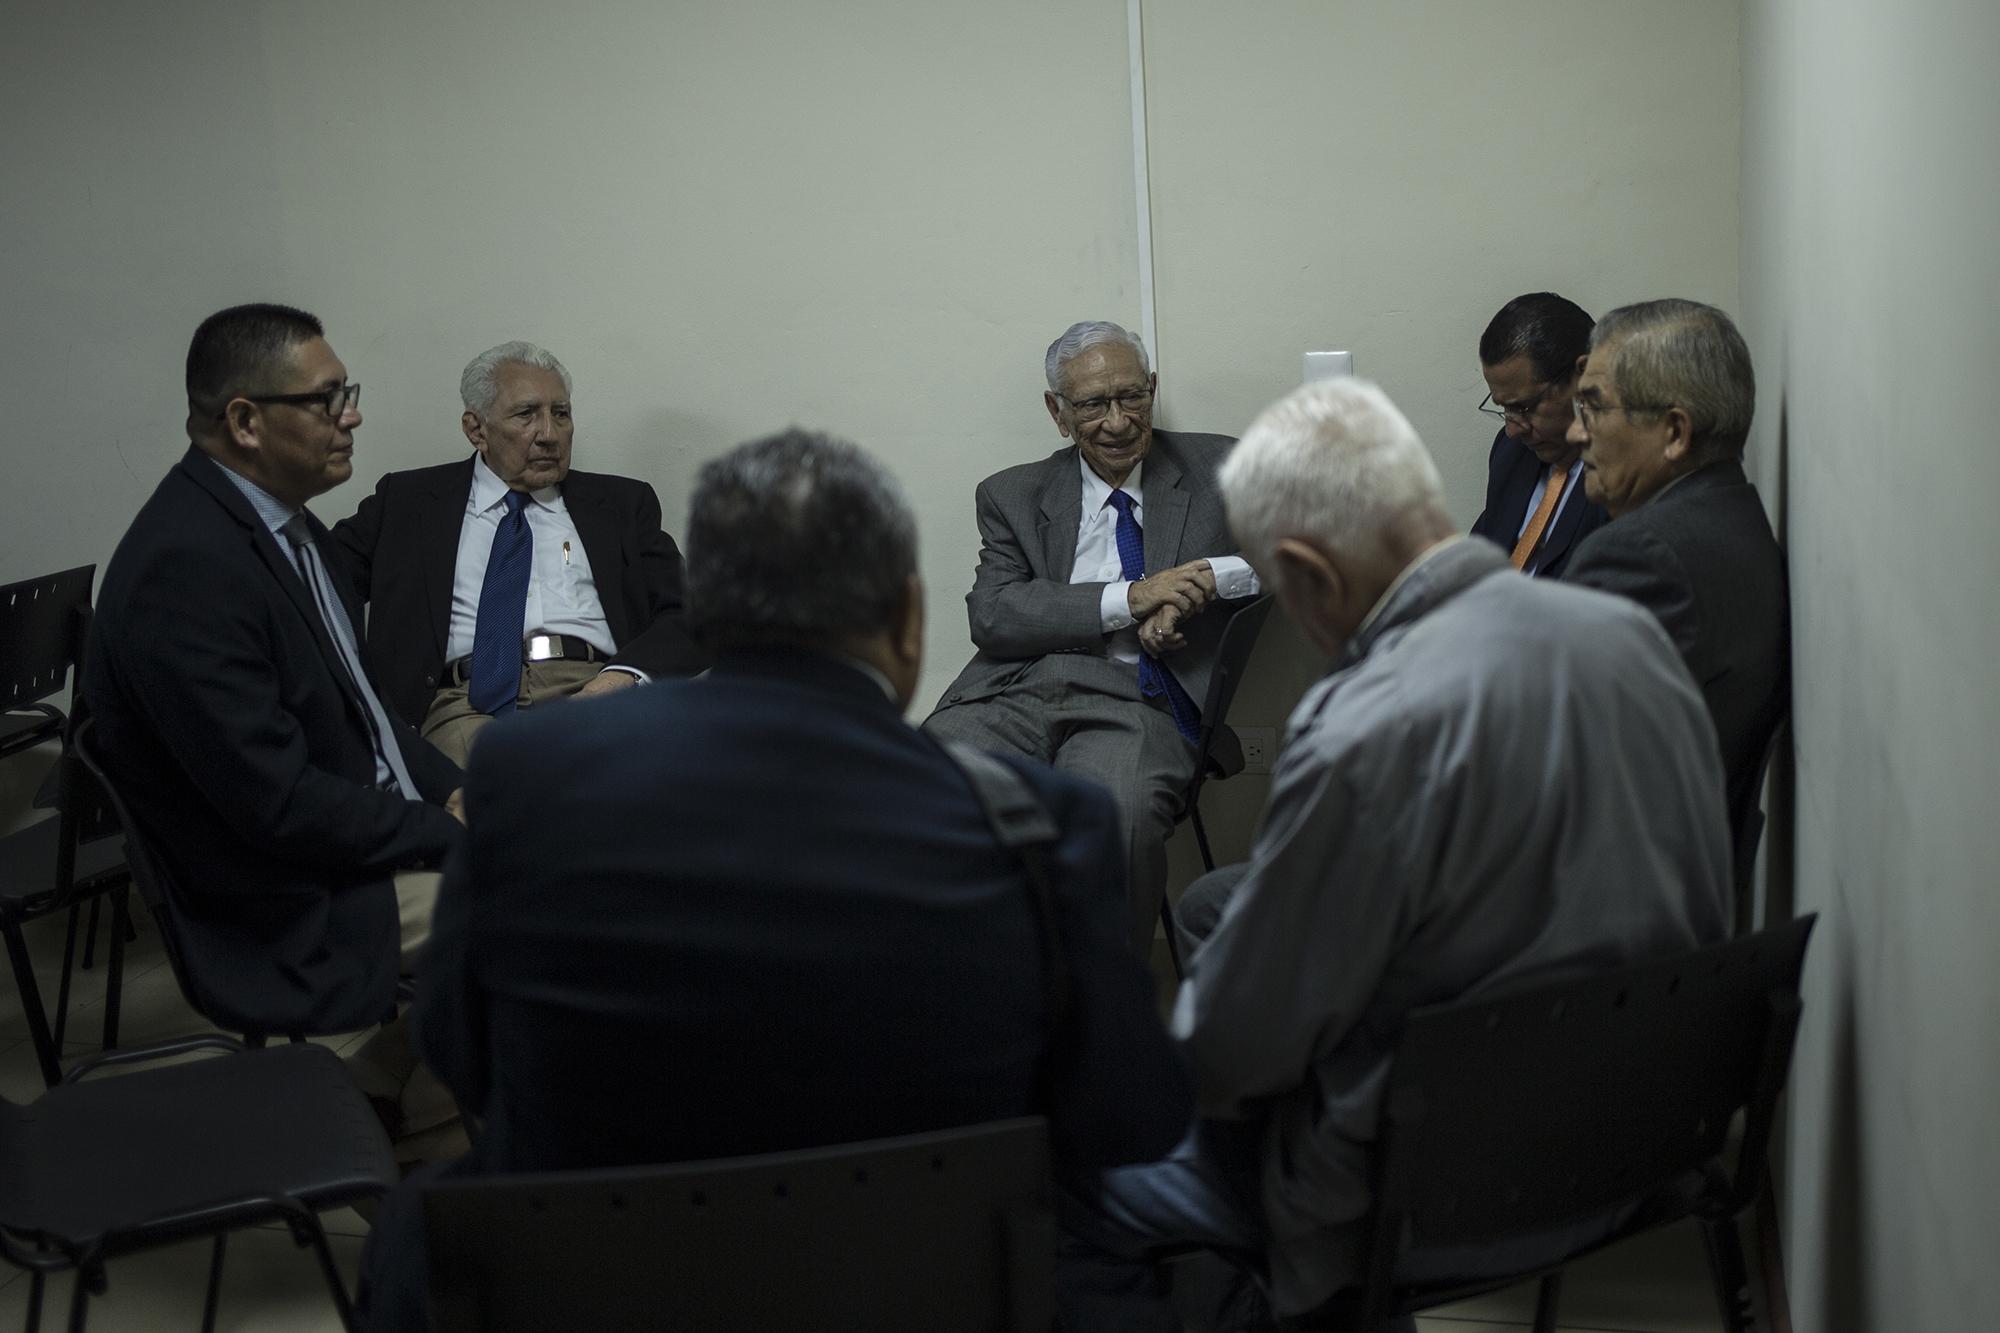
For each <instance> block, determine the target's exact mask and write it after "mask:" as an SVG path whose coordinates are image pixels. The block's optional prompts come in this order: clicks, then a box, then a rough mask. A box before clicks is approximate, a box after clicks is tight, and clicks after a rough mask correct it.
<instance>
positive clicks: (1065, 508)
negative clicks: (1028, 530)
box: [1039, 445, 1083, 583]
mask: <svg viewBox="0 0 2000 1333" xmlns="http://www.w3.org/2000/svg"><path fill="white" fill-rule="evenodd" d="M1076 460H1077V453H1076V447H1075V446H1074V445H1072V446H1071V447H1070V448H1068V449H1065V450H1063V451H1062V452H1061V453H1059V454H1057V455H1056V456H1055V457H1054V458H1051V459H1050V460H1049V461H1048V465H1047V469H1046V475H1045V479H1044V480H1043V482H1042V493H1041V497H1040V500H1041V508H1042V520H1041V523H1040V525H1039V526H1040V529H1041V538H1042V567H1043V568H1045V569H1047V570H1048V571H1049V572H1048V577H1049V578H1050V579H1053V580H1054V581H1055V582H1057V583H1068V582H1069V576H1070V574H1071V573H1073V572H1074V571H1075V569H1076V534H1077V532H1078V530H1079V529H1080V528H1081V526H1082V523H1083V474H1082V473H1080V472H1078V471H1077V461H1076Z"/></svg>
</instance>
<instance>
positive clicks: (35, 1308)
mask: <svg viewBox="0 0 2000 1333" xmlns="http://www.w3.org/2000/svg"><path fill="white" fill-rule="evenodd" d="M46 1280H47V1275H46V1274H44V1273H43V1272H42V1270H41V1269H39V1268H37V1269H36V1270H35V1271H34V1272H33V1273H31V1274H29V1276H28V1314H27V1318H26V1319H25V1320H23V1321H22V1324H21V1327H22V1328H24V1329H26V1330H27V1333H37V1330H38V1329H40V1328H41V1326H42V1283H43V1282H44V1281H46Z"/></svg>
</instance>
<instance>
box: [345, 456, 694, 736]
mask: <svg viewBox="0 0 2000 1333" xmlns="http://www.w3.org/2000/svg"><path fill="white" fill-rule="evenodd" d="M562 492H563V499H564V500H565V501H566V502H567V505H568V508H569V516H570V520H571V521H572V522H573V523H575V524H576V531H577V535H578V536H579V537H581V538H582V539H583V551H584V554H585V555H586V556H587V557H589V560H590V572H591V576H592V577H593V578H594V579H595V580H596V582H597V595H598V598H599V599H600V600H601V601H602V602H603V604H604V620H605V623H606V624H607V625H608V626H609V628H610V630H611V639H612V642H613V643H614V644H616V645H617V647H618V655H617V656H616V657H615V658H613V659H612V660H613V661H615V662H617V663H620V664H622V665H626V666H634V667H637V668H639V669H640V670H641V671H644V672H646V673H647V674H648V675H655V676H660V675H681V674H687V673H690V672H695V671H699V670H701V669H702V668H703V667H705V666H707V665H708V661H707V659H706V657H705V656H704V655H703V654H702V652H701V650H700V649H699V648H697V647H696V646H695V644H694V642H693V640H692V639H690V638H689V637H688V634H687V630H686V627H685V625H684V624H683V623H682V620H681V553H680V549H679V548H678V547H676V546H675V545H674V539H673V538H672V537H669V536H668V535H667V534H666V533H665V532H664V531H662V530H661V528H660V501H659V497H657V496H656V495H654V494H653V488H652V487H651V486H648V485H647V484H646V483H645V482H643V481H634V480H632V479H631V478H629V477H612V476H607V475H605V474H603V473H599V472H571V473H570V474H569V476H568V477H567V478H566V479H565V480H564V481H563V486H562ZM471 493H472V459H471V458H470V457H468V458H466V459H464V460H463V461H461V462H457V463H441V464H439V465H438V466H436V467H426V468H417V469H415V470H414V471H410V472H391V473H389V474H388V475H387V476H385V477H383V478H382V480H381V481H379V482H377V483H376V484H375V493H374V494H373V495H370V496H369V497H368V498H367V499H365V500H363V501H362V502H361V507H360V508H359V509H357V510H355V511H354V515H353V517H351V518H344V519H342V520H341V521H340V522H338V523H336V524H334V527H333V537H334V541H335V542H337V543H338V544H339V547H340V550H341V553H342V555H343V556H344V557H345V559H346V564H347V570H348V574H349V576H350V577H351V578H352V579H353V581H354V585H355V588H356V590H357V591H358V592H359V594H360V597H361V600H362V601H364V602H367V603H368V644H367V647H366V648H365V649H364V650H363V651H364V654H365V656H366V658H367V661H368V670H369V673H370V674H371V675H373V676H374V678H375V680H376V682H377V683H378V684H379V685H380V686H381V687H382V692H383V697H384V698H386V699H387V700H388V701H389V702H390V703H392V704H393V705H394V706H395V708H396V710H397V711H398V712H400V713H401V714H402V715H403V716H404V717H408V718H413V719H415V720H417V721H419V722H421V721H422V720H423V717H424V714H425V713H426V712H428V711H429V709H430V703H431V696H432V695H433V694H434V693H435V692H436V691H437V687H438V680H439V678H440V677H441V676H442V675H443V674H444V667H445V657H444V652H445V641H446V639H447V637H448V636H449V634H450V632H451V589H452V579H453V576H454V574H455V573H456V572H457V568H458V533H459V528H460V526H461V525H462V524H463V523H464V521H465V502H466V498H467V497H468V496H470V495H471Z"/></svg>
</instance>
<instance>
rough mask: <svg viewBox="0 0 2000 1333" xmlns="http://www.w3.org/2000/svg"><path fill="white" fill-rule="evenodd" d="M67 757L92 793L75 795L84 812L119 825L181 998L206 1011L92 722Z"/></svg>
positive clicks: (162, 872) (162, 884)
mask: <svg viewBox="0 0 2000 1333" xmlns="http://www.w3.org/2000/svg"><path fill="white" fill-rule="evenodd" d="M69 751H70V752H71V753H72V754H73V755H74V758H75V760H76V762H77V763H79V764H81V765H82V770H83V771H82V773H81V774H78V775H76V777H77V781H78V785H79V786H80V787H87V788H89V789H90V790H85V791H73V793H72V794H73V796H74V798H75V799H76V800H77V801H78V802H79V808H80V809H88V808H90V806H91V805H93V804H96V803H101V804H102V805H103V806H104V807H105V808H108V809H109V810H110V812H111V815H112V816H113V817H114V818H115V819H116V821H117V824H118V827H119V829H120V830H121V831H123V833H124V834H125V864H126V867H127V868H128V869H129V870H130V871H131V873H132V883H133V884H134V885H135V886H136V887H137V888H138V890H139V897H140V898H141V900H143V901H144V902H145V904H146V907H147V910H148V911H150V912H151V913H152V916H153V924H154V925H155V926H156V927H158V928H159V932H160V945H161V947H162V948H163V949H164V950H165V951H166V955H167V963H168V965H169V966H171V967H172V968H173V971H174V980H175V981H176V982H177V983H178V984H179V985H180V988H181V995H182V996H183V997H184V998H185V999H186V1000H187V1002H188V1003H189V1004H190V1005H192V1006H194V1008H195V1010H196V1011H197V1012H200V1013H204V1014H205V1013H207V1012H208V1010H207V1009H206V1007H205V1006H204V1005H203V1003H202V998H201V991H200V989H199V988H198V987H197V986H196V985H195V984H194V980H193V978H192V976H191V975H190V973H189V972H188V970H187V964H186V962H185V961H184V956H183V954H182V950H181V945H180V936H179V923H178V919H177V918H176V916H175V915H174V908H173V904H172V903H170V902H169V901H168V900H167V896H166V883H167V880H166V868H165V867H164V866H162V865H161V864H160V860H159V856H158V854H157V853H156V852H154V850H153V848H152V845H151V844H150V843H148V842H147V840H146V835H145V831H144V830H143V829H141V828H140V827H139V822H138V821H137V820H135V819H134V818H132V812H131V811H130V810H129V809H127V808H126V805H125V800H124V798H123V797H122V796H120V795H119V794H118V788H117V787H116V786H115V785H113V783H112V781H111V779H110V778H109V777H108V776H107V775H106V774H105V772H104V764H103V762H102V759H101V757H100V756H99V755H98V753H97V724H96V722H95V721H94V720H92V719H91V718H89V717H84V718H82V719H80V720H79V721H78V723H77V725H76V727H75V729H74V730H73V731H72V732H71V734H70V744H69Z"/></svg>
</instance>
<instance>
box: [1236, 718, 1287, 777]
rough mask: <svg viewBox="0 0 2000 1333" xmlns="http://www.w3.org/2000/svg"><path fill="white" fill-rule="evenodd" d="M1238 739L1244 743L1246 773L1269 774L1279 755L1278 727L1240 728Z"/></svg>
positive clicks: (1237, 732)
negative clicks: (1272, 763)
mask: <svg viewBox="0 0 2000 1333" xmlns="http://www.w3.org/2000/svg"><path fill="white" fill-rule="evenodd" d="M1236 739H1237V740H1239V741H1241V742H1243V771H1244V772H1245V773H1269V772H1270V771H1271V761H1272V760H1273V759H1275V758H1277V755H1278V729H1277V728H1276V727H1238V728H1236Z"/></svg>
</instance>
